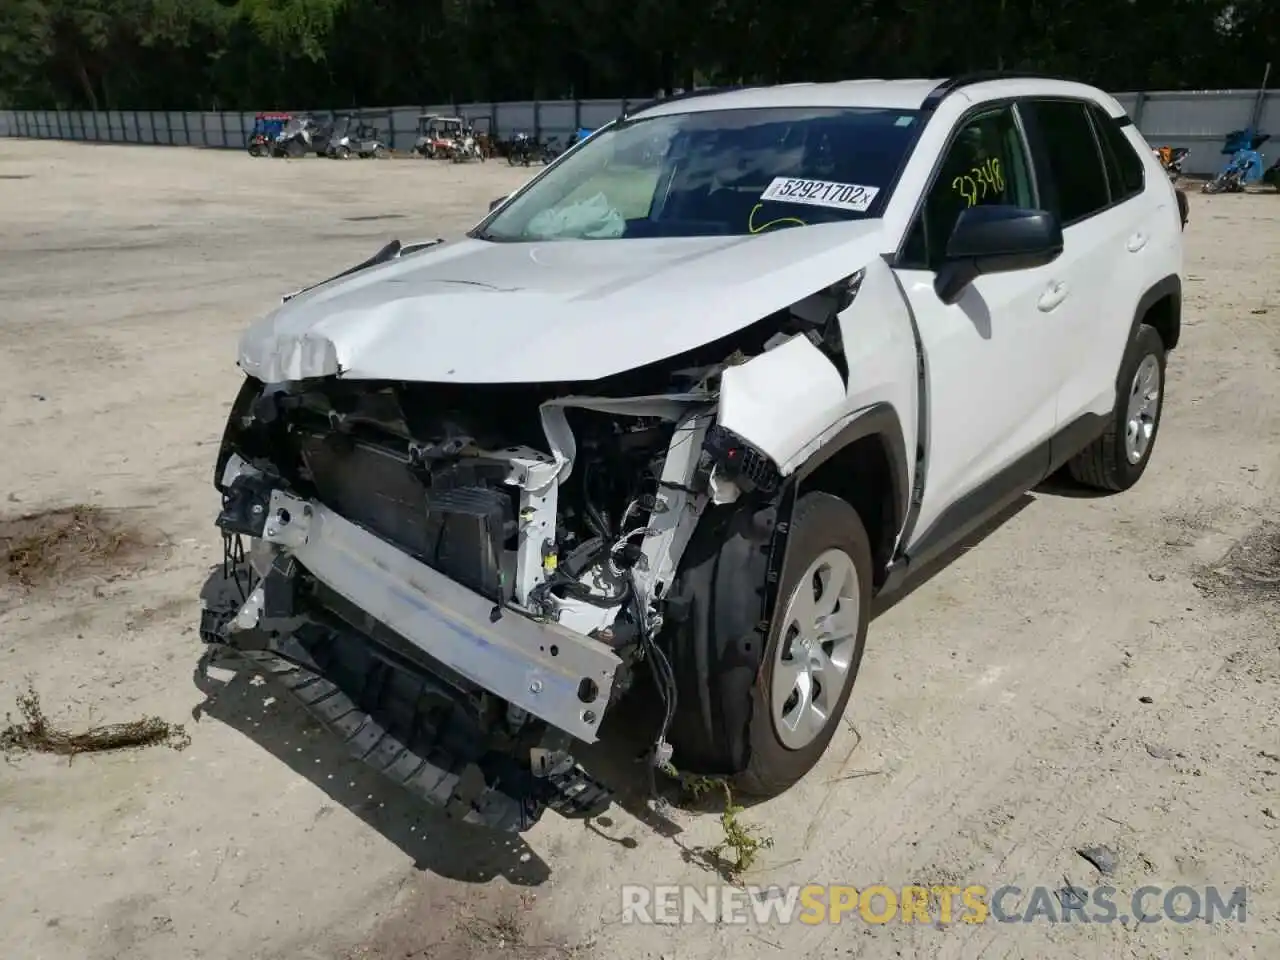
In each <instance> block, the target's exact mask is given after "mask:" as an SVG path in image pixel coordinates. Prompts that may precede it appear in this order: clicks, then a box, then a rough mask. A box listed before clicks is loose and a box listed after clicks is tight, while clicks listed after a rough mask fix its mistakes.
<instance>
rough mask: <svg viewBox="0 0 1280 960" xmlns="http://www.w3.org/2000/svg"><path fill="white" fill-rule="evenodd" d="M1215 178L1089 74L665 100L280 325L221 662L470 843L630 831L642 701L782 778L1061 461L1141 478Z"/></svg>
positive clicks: (237, 523) (245, 398) (243, 465)
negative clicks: (935, 577)
mask: <svg viewBox="0 0 1280 960" xmlns="http://www.w3.org/2000/svg"><path fill="white" fill-rule="evenodd" d="M618 157H625V158H627V160H626V162H625V163H621V164H619V163H617V162H616V159H617V158H618ZM1178 196H1179V194H1178V193H1177V191H1176V189H1175V188H1174V187H1173V185H1171V184H1170V182H1169V180H1168V178H1167V177H1166V176H1165V174H1164V171H1163V169H1162V168H1161V166H1160V164H1159V163H1158V162H1157V160H1156V158H1155V157H1154V156H1152V154H1151V150H1150V148H1149V146H1148V145H1147V144H1146V142H1145V141H1144V140H1143V139H1142V137H1141V136H1140V135H1139V134H1138V133H1137V131H1136V130H1135V128H1134V126H1133V123H1132V121H1131V120H1130V118H1129V117H1128V116H1126V114H1125V112H1124V109H1123V107H1122V106H1121V105H1120V104H1119V103H1118V102H1117V101H1116V100H1115V98H1114V97H1112V96H1110V95H1108V94H1106V93H1104V92H1102V91H1100V90H1098V89H1096V88H1094V87H1090V86H1086V85H1084V84H1079V83H1070V82H1064V81H1060V80H1051V79H1035V78H1029V77H1025V76H1019V77H1017V78H999V77H996V78H993V77H991V76H983V77H962V78H957V79H953V80H948V81H944V82H941V83H939V82H938V81H934V80H895V81H867V80H863V81H858V82H852V83H798V84H788V85H785V86H778V87H769V88H747V89H742V90H735V91H728V92H715V91H708V92H703V93H700V94H699V95H696V96H689V97H678V98H673V99H670V100H660V101H656V102H654V103H650V104H647V105H644V106H642V107H639V108H637V109H636V110H634V111H632V112H630V113H628V114H626V115H624V116H623V117H620V118H619V119H618V120H616V121H614V122H613V123H611V124H609V125H608V126H606V127H604V128H602V129H600V130H598V131H596V132H595V133H594V134H593V135H592V136H591V138H590V139H589V140H587V141H586V142H585V143H582V144H581V145H579V147H578V148H577V149H575V150H573V151H571V152H569V153H567V154H565V155H563V156H562V157H561V158H560V159H559V160H557V161H556V162H554V163H552V164H551V165H550V166H549V167H548V168H547V169H546V170H544V171H542V172H541V173H540V174H539V175H537V176H535V177H532V178H530V179H529V180H528V182H527V183H525V184H524V185H523V186H522V187H520V188H519V189H518V190H516V192H515V193H513V194H512V195H510V196H509V197H506V198H503V199H501V200H499V201H496V202H495V205H494V207H493V209H492V210H491V211H490V212H489V214H488V215H487V216H485V217H484V218H483V219H482V220H481V221H480V222H479V223H478V224H477V225H476V226H475V227H474V228H473V229H472V230H471V231H470V232H469V233H468V234H467V235H466V236H465V237H459V238H456V239H452V240H442V241H426V242H424V243H419V244H412V245H409V246H406V247H401V246H400V245H399V243H398V242H393V243H392V244H390V245H388V246H387V247H385V248H384V249H383V250H381V251H379V252H378V254H376V255H375V256H374V257H372V258H371V259H370V260H368V261H366V262H365V263H362V264H359V265H357V266H355V267H353V268H351V269H350V270H348V271H345V272H344V273H343V274H341V275H339V276H338V277H335V278H332V279H330V280H328V281H324V282H322V283H320V284H317V285H315V286H313V287H310V288H307V289H304V290H302V291H299V292H298V293H296V294H293V295H290V296H288V297H286V298H285V302H284V303H283V304H281V305H279V306H277V307H276V308H275V309H274V310H272V311H271V312H270V314H269V315H267V316H266V317H264V318H263V319H262V320H261V321H260V322H259V323H257V324H255V325H254V326H253V327H252V328H251V329H249V330H248V331H247V332H246V333H245V335H244V337H243V338H242V340H241V343H240V349H239V356H238V361H239V366H240V368H241V370H242V371H243V373H244V374H245V379H244V380H243V382H242V384H241V389H240V393H239V395H238V397H237V398H236V399H235V401H234V403H233V405H232V407H231V410H230V412H229V416H228V420H227V424H226V429H225V433H224V436H223V440H222V444H221V447H220V449H219V453H218V458H217V462H216V464H215V466H214V471H213V481H214V484H215V486H216V487H217V489H218V490H219V491H220V493H221V495H222V510H221V513H220V514H219V516H218V519H217V524H218V526H219V528H220V529H221V531H222V534H223V537H224V556H225V558H226V563H225V565H224V567H223V569H221V570H220V571H218V573H216V574H215V577H214V579H213V581H211V584H210V587H209V588H208V591H207V593H206V596H207V597H210V598H213V597H221V598H222V599H221V600H211V601H210V603H209V604H208V605H207V606H206V610H205V614H204V618H203V621H202V629H201V636H202V639H204V640H205V641H206V642H208V643H211V644H215V645H218V646H219V647H222V648H224V649H229V650H232V651H238V652H239V653H240V654H241V655H243V656H246V657H248V658H251V659H252V660H253V661H254V662H256V663H257V664H258V665H259V669H260V671H261V672H262V673H263V674H265V675H267V676H272V677H275V678H277V679H278V680H279V681H280V683H281V684H282V686H283V687H284V688H286V689H289V690H291V691H292V692H293V693H294V694H295V696H296V697H297V698H298V700H300V701H301V702H302V703H303V704H305V705H306V707H307V709H308V710H310V711H311V712H312V714H313V715H314V716H316V717H317V718H319V719H320V720H321V721H322V722H323V723H325V724H326V725H327V726H328V727H329V729H330V730H332V731H333V732H334V733H335V734H336V735H337V736H338V737H340V738H341V739H342V740H344V741H345V742H346V743H347V744H348V745H349V746H350V748H351V750H352V752H353V753H354V755H356V756H358V757H360V758H361V759H363V760H364V761H365V762H366V763H369V764H370V765H372V766H373V767H374V768H376V769H377V770H379V771H380V772H382V773H383V774H385V775H386V776H388V777H389V778H391V779H393V780H394V781H396V782H398V783H400V784H402V785H404V786H405V787H406V788H407V789H408V790H409V791H410V792H411V793H413V794H414V795H416V796H417V797H419V798H421V799H422V800H423V801H425V802H427V803H431V804H435V805H438V806H440V807H443V808H444V809H445V810H446V811H448V812H451V813H453V814H455V815H456V816H458V817H459V818H461V819H463V820H465V821H468V822H472V823H480V824H487V825H490V826H494V827H499V828H503V829H509V830H520V829H526V828H528V827H529V826H531V825H532V823H534V822H535V821H536V820H537V819H538V817H539V816H540V814H541V813H542V812H543V810H544V809H546V808H548V807H550V808H552V809H555V810H558V811H561V812H564V813H571V814H574V815H589V814H592V813H596V812H599V810H600V809H601V808H602V806H603V805H604V804H606V803H607V800H608V790H607V788H606V786H605V785H604V784H602V783H600V782H599V781H598V780H596V779H594V778H593V777H591V776H590V775H588V774H587V773H586V772H585V771H584V770H583V769H582V768H581V767H580V766H578V765H577V763H576V762H575V760H574V756H573V753H574V750H575V746H574V744H575V742H577V741H581V742H586V743H591V742H595V741H596V740H597V739H598V738H599V733H600V725H601V723H602V722H603V721H604V719H605V717H606V715H608V714H610V713H611V712H612V711H613V710H614V709H615V706H616V704H617V701H618V700H619V699H620V698H622V697H624V696H638V697H645V698H649V699H650V700H651V701H652V704H653V705H654V706H655V707H656V708H657V709H656V710H654V711H653V713H654V716H655V722H654V726H653V728H652V729H651V730H650V731H647V733H648V738H649V739H650V741H651V743H652V747H651V749H650V751H649V755H648V762H649V764H651V769H653V770H664V771H668V772H670V771H671V770H672V769H673V768H674V769H675V770H677V771H687V772H690V773H704V774H711V775H719V776H725V777H729V778H732V780H733V782H734V784H735V786H736V789H737V790H738V791H740V792H741V793H743V794H747V795H752V796H757V797H769V796H775V795H777V794H780V793H782V792H784V791H786V790H788V789H789V788H790V787H791V786H792V785H794V784H795V783H796V782H797V781H799V780H800V779H801V778H802V777H804V776H805V775H806V774H807V773H808V772H809V771H810V770H811V769H812V768H813V767H814V766H815V764H817V763H818V762H819V760H820V759H821V758H822V756H823V754H824V752H825V750H826V748H827V745H828V743H829V742H830V740H831V737H832V736H833V734H834V733H835V731H836V729H837V727H838V726H839V724H840V723H841V716H842V714H843V712H844V710H845V706H846V704H847V703H848V700H849V698H850V695H851V692H852V690H853V688H854V682H855V679H856V677H857V675H858V672H859V666H860V664H861V660H862V655H863V649H864V644H865V639H866V635H867V628H868V624H869V623H870V620H871V616H872V610H873V608H875V609H883V608H884V607H885V606H887V605H888V604H891V603H893V602H894V601H895V599H898V598H901V597H903V596H904V595H905V594H906V592H907V591H908V590H909V588H910V587H911V585H912V584H913V583H917V582H919V581H920V579H921V578H923V577H927V576H928V574H929V573H930V571H931V569H936V565H937V563H939V562H940V561H941V560H942V559H943V558H945V557H947V556H948V555H949V554H951V553H952V552H953V551H954V549H955V548H956V547H957V546H958V545H960V544H964V543H966V542H967V541H968V540H969V539H970V538H971V537H972V536H973V534H974V533H975V531H977V530H979V529H981V528H983V527H984V526H985V525H988V524H989V523H991V522H992V521H993V520H995V519H997V518H999V517H1000V516H1001V515H1002V513H1003V511H1004V510H1006V509H1007V508H1008V507H1009V506H1010V505H1011V504H1013V503H1014V502H1016V501H1017V500H1018V499H1019V498H1021V497H1022V496H1023V494H1024V493H1025V492H1026V491H1027V490H1029V489H1031V488H1033V487H1035V486H1037V485H1038V484H1039V483H1040V482H1041V481H1042V480H1044V479H1045V478H1046V477H1048V476H1050V475H1051V474H1054V473H1056V472H1057V471H1058V470H1059V469H1060V468H1061V469H1063V470H1064V471H1065V473H1066V474H1067V475H1069V477H1070V478H1072V479H1073V480H1074V482H1076V483H1077V484H1080V485H1082V486H1085V487H1088V488H1092V489H1094V490H1096V491H1100V492H1112V493H1114V492H1119V491H1125V490H1128V489H1130V488H1132V487H1133V486H1134V485H1135V484H1136V483H1138V482H1139V481H1140V479H1141V478H1142V477H1143V475H1144V474H1145V471H1146V470H1147V468H1148V465H1149V463H1150V462H1151V457H1152V454H1153V451H1154V449H1155V444H1156V440H1157V437H1158V434H1159V430H1160V424H1161V417H1162V415H1163V411H1164V402H1163V401H1164V395H1165V370H1166V366H1165V362H1166V357H1167V356H1168V355H1169V352H1170V351H1172V350H1173V349H1175V348H1176V347H1177V345H1178V341H1179V335H1180V329H1181V318H1182V290H1183V279H1182V274H1183V237H1182V219H1183V217H1182V213H1181V210H1180V207H1181V204H1180V203H1179V201H1178ZM461 317H465V318H466V320H465V322H459V318H461ZM1098 562H1099V564H1101V565H1105V564H1106V558H1105V557H1103V558H1099V561H1098ZM650 681H651V682H650ZM1042 693H1044V692H1043V691H1042ZM1048 693H1051V691H1049V692H1048ZM628 759H630V758H628Z"/></svg>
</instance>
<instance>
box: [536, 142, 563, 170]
mask: <svg viewBox="0 0 1280 960" xmlns="http://www.w3.org/2000/svg"><path fill="white" fill-rule="evenodd" d="M564 151H565V148H564V147H562V146H560V138H559V137H552V138H551V139H550V140H548V141H547V142H546V143H544V144H543V145H542V149H541V150H540V151H539V154H540V155H539V157H538V159H539V160H541V161H542V162H543V163H544V164H547V163H550V162H551V161H552V160H554V159H555V158H556V157H558V156H560V154H562V153H564Z"/></svg>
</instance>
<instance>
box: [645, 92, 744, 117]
mask: <svg viewBox="0 0 1280 960" xmlns="http://www.w3.org/2000/svg"><path fill="white" fill-rule="evenodd" d="M753 88H754V86H753V85H752V84H738V85H736V86H732V87H700V88H698V89H696V90H686V91H684V93H673V94H672V95H671V96H669V97H655V98H654V99H652V100H646V101H645V102H644V103H642V104H640V105H639V106H638V107H629V108H627V109H626V110H623V111H622V116H621V119H623V120H625V119H626V118H627V117H630V116H634V115H635V114H637V113H641V112H643V111H645V110H652V109H653V108H654V107H657V106H661V105H662V104H664V103H676V102H677V101H680V100H692V99H693V98H694V97H711V96H715V95H716V94H717V93H733V92H734V91H735V90H751V89H753Z"/></svg>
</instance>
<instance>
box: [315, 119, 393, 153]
mask: <svg viewBox="0 0 1280 960" xmlns="http://www.w3.org/2000/svg"><path fill="white" fill-rule="evenodd" d="M325 154H326V156H329V157H332V158H334V159H337V160H345V159H347V158H348V157H352V156H355V157H359V158H360V159H362V160H366V159H369V158H374V159H378V160H382V159H385V158H386V157H388V156H390V155H391V152H390V150H389V149H388V147H387V144H386V142H385V141H384V140H383V139H382V136H381V132H380V131H379V130H378V128H377V127H376V126H374V125H373V124H372V123H369V122H368V120H367V118H365V117H364V116H362V115H360V114H340V115H339V116H338V117H336V118H335V119H334V127H333V133H332V135H331V136H330V137H329V143H328V145H327V146H326V148H325Z"/></svg>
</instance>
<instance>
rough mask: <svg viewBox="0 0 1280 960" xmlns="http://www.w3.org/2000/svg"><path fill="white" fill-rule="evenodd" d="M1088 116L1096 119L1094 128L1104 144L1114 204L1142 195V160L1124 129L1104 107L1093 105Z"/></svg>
mask: <svg viewBox="0 0 1280 960" xmlns="http://www.w3.org/2000/svg"><path fill="white" fill-rule="evenodd" d="M1089 115H1090V116H1091V117H1093V126H1094V128H1095V129H1096V130H1097V131H1098V139H1099V140H1100V141H1101V143H1102V155H1103V159H1104V161H1105V162H1106V165H1107V181H1108V182H1109V183H1110V184H1111V201H1112V202H1113V203H1120V202H1121V201H1123V200H1128V199H1129V198H1130V197H1133V196H1136V195H1137V194H1139V193H1141V192H1142V187H1143V184H1144V174H1143V169H1142V158H1141V157H1139V156H1138V154H1137V151H1136V150H1134V148H1133V144H1132V143H1130V142H1129V138H1128V137H1126V136H1125V135H1124V130H1123V129H1121V127H1120V124H1119V123H1117V122H1116V121H1115V120H1114V119H1112V118H1111V117H1110V116H1108V114H1107V112H1106V111H1105V110H1103V109H1102V108H1101V107H1098V106H1092V105H1091V106H1090V107H1089Z"/></svg>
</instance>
